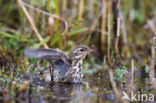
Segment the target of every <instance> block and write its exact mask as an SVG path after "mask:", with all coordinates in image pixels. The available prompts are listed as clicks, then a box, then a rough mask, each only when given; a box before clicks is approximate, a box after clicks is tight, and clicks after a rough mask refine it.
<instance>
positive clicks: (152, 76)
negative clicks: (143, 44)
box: [149, 38, 156, 90]
mask: <svg viewBox="0 0 156 103" xmlns="http://www.w3.org/2000/svg"><path fill="white" fill-rule="evenodd" d="M154 42H155V39H154V38H153V45H152V47H151V60H150V72H149V77H150V82H151V85H152V86H153V88H154V89H155V90H156V78H155V70H154V68H155V56H156V55H155V46H154Z"/></svg>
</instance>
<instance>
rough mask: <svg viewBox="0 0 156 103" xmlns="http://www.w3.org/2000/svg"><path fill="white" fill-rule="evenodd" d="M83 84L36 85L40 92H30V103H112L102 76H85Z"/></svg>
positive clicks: (109, 90)
mask: <svg viewBox="0 0 156 103" xmlns="http://www.w3.org/2000/svg"><path fill="white" fill-rule="evenodd" d="M84 82H85V83H83V84H66V83H51V84H46V85H45V84H42V85H38V86H37V85H36V86H35V88H36V89H39V90H40V92H32V93H31V98H29V99H30V100H29V101H31V102H32V103H36V102H37V103H49V102H50V103H53V102H56V103H60V102H61V103H66V102H67V103H69V102H70V103H103V102H105V103H112V102H113V101H115V95H114V94H113V92H112V89H111V88H110V84H109V81H108V80H107V79H106V77H104V76H98V75H87V76H86V77H85V78H84Z"/></svg>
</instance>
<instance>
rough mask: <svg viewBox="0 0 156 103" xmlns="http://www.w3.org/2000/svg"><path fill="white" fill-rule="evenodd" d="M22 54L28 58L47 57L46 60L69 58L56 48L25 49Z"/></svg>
mask: <svg viewBox="0 0 156 103" xmlns="http://www.w3.org/2000/svg"><path fill="white" fill-rule="evenodd" d="M24 55H25V56H26V57H28V58H37V59H47V60H60V59H61V60H67V61H68V60H69V57H68V56H67V55H66V54H65V53H63V52H62V51H61V50H58V49H45V48H40V49H36V50H31V49H25V51H24Z"/></svg>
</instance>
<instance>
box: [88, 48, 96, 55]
mask: <svg viewBox="0 0 156 103" xmlns="http://www.w3.org/2000/svg"><path fill="white" fill-rule="evenodd" d="M91 52H95V51H94V50H92V49H89V50H88V51H87V53H88V54H89V53H91Z"/></svg>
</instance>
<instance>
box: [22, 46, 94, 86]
mask: <svg viewBox="0 0 156 103" xmlns="http://www.w3.org/2000/svg"><path fill="white" fill-rule="evenodd" d="M93 51H94V50H92V49H90V48H89V47H88V46H86V45H80V46H78V47H76V48H75V49H73V50H72V51H71V52H70V53H69V54H68V55H67V54H65V53H64V52H63V51H62V50H60V49H54V48H51V49H46V48H40V49H35V50H33V49H27V48H26V49H25V51H24V55H25V57H28V58H36V59H42V60H45V59H46V60H52V67H51V68H50V69H47V70H45V71H43V72H42V73H43V74H44V77H45V80H46V81H53V82H56V83H59V82H68V83H82V82H83V81H82V78H83V75H84V73H83V60H84V59H85V57H86V56H87V55H88V54H90V53H91V52H93Z"/></svg>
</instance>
